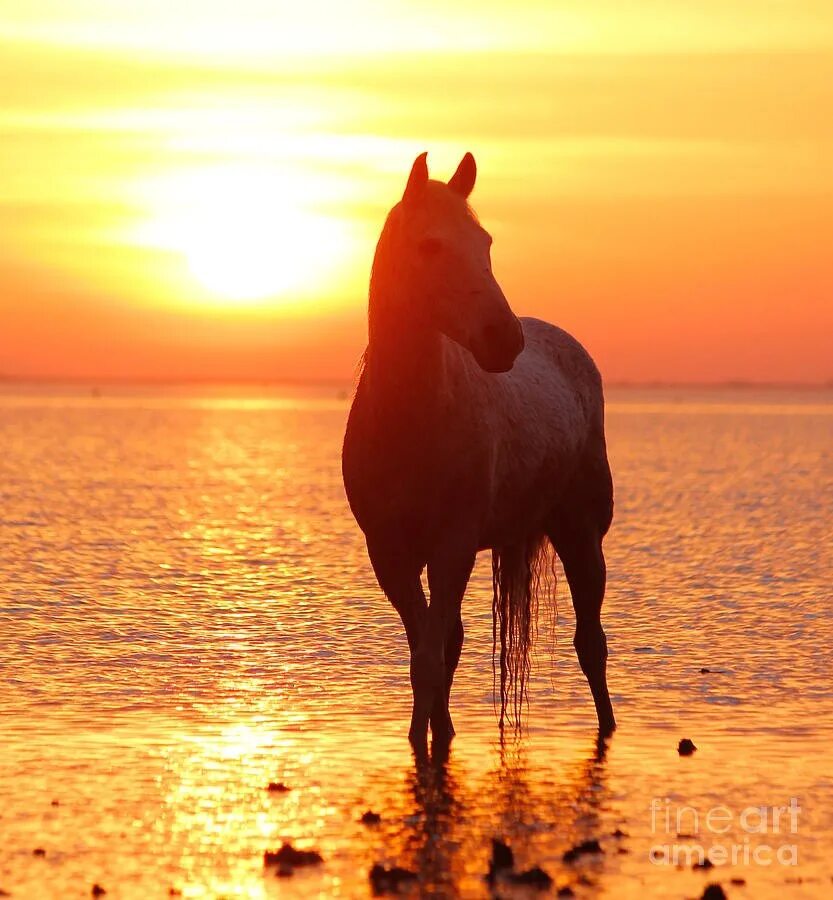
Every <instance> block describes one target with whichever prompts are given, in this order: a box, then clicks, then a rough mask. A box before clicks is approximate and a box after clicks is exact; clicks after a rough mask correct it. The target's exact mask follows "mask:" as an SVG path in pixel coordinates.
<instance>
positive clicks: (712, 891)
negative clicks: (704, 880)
mask: <svg viewBox="0 0 833 900" xmlns="http://www.w3.org/2000/svg"><path fill="white" fill-rule="evenodd" d="M700 900H726V891H724V890H723V888H722V887H721V886H720V885H719V884H708V885H706V889H705V890H704V891H703V896H702V897H701V898H700Z"/></svg>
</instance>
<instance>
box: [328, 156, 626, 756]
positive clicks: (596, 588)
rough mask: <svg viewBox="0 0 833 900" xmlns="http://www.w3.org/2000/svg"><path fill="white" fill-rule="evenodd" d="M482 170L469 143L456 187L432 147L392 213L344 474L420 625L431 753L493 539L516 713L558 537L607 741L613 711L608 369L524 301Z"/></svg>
mask: <svg viewBox="0 0 833 900" xmlns="http://www.w3.org/2000/svg"><path fill="white" fill-rule="evenodd" d="M475 175H476V168H475V162H474V159H473V157H472V156H471V154H466V156H465V157H464V158H463V160H462V162H461V163H460V165H459V167H458V169H457V171H456V172H455V174H454V176H453V177H452V178H451V180H450V181H449V182H448V184H445V183H443V182H440V181H433V180H429V178H428V167H427V163H426V155H425V154H422V155H421V156H419V157H418V158H417V160H416V162H415V163H414V165H413V168H412V170H411V174H410V177H409V179H408V182H407V186H406V188H405V192H404V195H403V197H402V200H401V202H399V203H398V204H396V206H395V207H394V208H393V209H392V210H391V212H390V214H389V215H388V218H387V221H386V222H385V226H384V229H383V231H382V234H381V237H380V238H379V243H378V246H377V249H376V255H375V258H374V262H373V271H372V275H371V283H370V297H369V307H368V318H369V341H368V347H367V351H366V353H365V358H364V367H363V371H362V375H361V379H360V381H359V385H358V388H357V390H356V396H355V398H354V401H353V406H352V409H351V411H350V417H349V420H348V424H347V431H346V434H345V439H344V450H343V459H342V462H343V473H344V484H345V488H346V491H347V496H348V500H349V502H350V506H351V509H352V510H353V513H354V515H355V517H356V520H357V521H358V523H359V525H360V527H361V528H362V530H363V531H364V534H365V537H366V540H367V549H368V553H369V556H370V560H371V563H372V565H373V568H374V571H375V573H376V576H377V578H378V581H379V584H380V585H381V587H382V589H383V590H384V592H385V594H386V595H387V596H388V598H389V600H390V601H391V603H392V604H393V606H394V607H395V608H396V610H397V611H398V613H399V615H400V617H401V619H402V622H403V624H404V627H405V632H406V634H407V639H408V645H409V648H410V653H411V663H410V677H411V686H412V689H413V710H412V715H411V726H410V733H409V734H410V738H411V741H412V742H413V743H414V745H415V746H416V747H418V746H420V745H424V744H425V743H426V741H427V736H428V729H429V725H430V728H431V732H432V735H433V738H434V743H435V745H436V744H438V743H439V744H442V743H447V742H448V741H449V740H450V739H451V737H452V735H453V734H454V728H453V725H452V722H451V716H450V714H449V696H450V692H451V684H452V680H453V678H454V671H455V669H456V668H457V663H458V660H459V658H460V652H461V649H462V646H463V622H462V616H461V609H462V601H463V594H464V593H465V590H466V585H467V583H468V580H469V576H470V575H471V572H472V567H473V565H474V561H475V556H476V554H477V553H478V551H480V550H484V549H490V550H491V552H492V566H493V576H494V577H493V582H494V594H493V624H494V641H495V645H497V644H498V643H499V645H500V649H499V656H500V710H501V712H500V724H501V728H503V725H504V723H505V722H506V721H507V719H508V720H511V721H513V722H514V723H515V724H516V725H517V724H518V721H519V716H520V709H521V707H522V705H523V702H524V697H525V691H526V684H527V678H528V675H529V666H530V650H531V641H532V636H533V634H534V632H535V622H536V615H537V599H538V598H537V586H538V583H539V581H540V580H541V578H542V576H543V575H545V573H546V558H547V557H546V553H545V550H546V543H547V542H549V543H551V544H552V546H553V547H554V548H555V551H556V553H557V554H558V556H559V557H560V559H561V562H562V564H563V566H564V571H565V574H566V576H567V581H568V582H569V585H570V591H571V594H572V599H573V605H574V607H575V612H576V631H575V638H574V645H575V649H576V651H577V654H578V658H579V662H580V664H581V668H582V670H583V671H584V674H585V676H586V678H587V681H588V683H589V685H590V690H591V692H592V695H593V700H594V701H595V705H596V712H597V715H598V722H599V730H600V733H602V734H603V735H606V734H609V733H610V732H612V731H613V729H614V728H615V720H614V716H613V708H612V706H611V702H610V695H609V693H608V688H607V677H606V663H607V642H606V638H605V633H604V630H603V628H602V624H601V609H602V601H603V598H604V590H605V562H604V556H603V554H602V539H603V537H604V535H605V533H606V532H607V530H608V528H609V526H610V522H611V517H612V513H613V499H612V483H611V477H610V469H609V467H608V462H607V454H606V449H605V435H604V412H603V398H602V384H601V379H600V377H599V373H598V371H597V369H596V367H595V365H594V364H593V361H592V360H591V359H590V357H589V356H588V354H587V353H586V352H585V350H584V349H583V348H582V347H581V345H580V344H579V343H578V342H577V341H576V340H574V339H573V338H572V337H570V336H569V335H568V334H566V333H565V332H564V331H562V330H561V329H559V328H556V327H555V326H553V325H549V324H547V323H546V322H542V321H539V320H537V319H529V318H525V319H518V318H517V317H516V316H515V315H514V313H513V312H512V310H511V309H510V308H509V304H508V303H507V301H506V298H505V297H504V295H503V293H502V291H501V289H500V286H499V285H498V283H497V281H496V280H495V277H494V275H493V273H492V267H491V261H490V244H491V238H490V236H489V235H488V233H487V232H486V231H485V229H484V228H483V227H482V226H481V225H480V223H479V222H478V220H477V218H476V217H475V215H474V213H473V212H472V210H471V208H470V207H469V205H468V203H467V202H466V201H467V198H468V196H469V194H470V193H471V191H472V189H473V187H474V182H475ZM426 567H427V574H428V587H429V593H430V598H431V602H430V604H429V603H428V602H427V600H426V597H425V593H424V591H423V587H422V581H421V575H422V571H423V569H425V568H426Z"/></svg>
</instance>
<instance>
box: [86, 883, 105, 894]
mask: <svg viewBox="0 0 833 900" xmlns="http://www.w3.org/2000/svg"><path fill="white" fill-rule="evenodd" d="M90 893H91V894H92V895H93V897H103V896H104V895H105V894H106V893H107V891H105V890H104V888H103V887H102V886H101V885H100V884H94V885H93V886H92V888H91V889H90Z"/></svg>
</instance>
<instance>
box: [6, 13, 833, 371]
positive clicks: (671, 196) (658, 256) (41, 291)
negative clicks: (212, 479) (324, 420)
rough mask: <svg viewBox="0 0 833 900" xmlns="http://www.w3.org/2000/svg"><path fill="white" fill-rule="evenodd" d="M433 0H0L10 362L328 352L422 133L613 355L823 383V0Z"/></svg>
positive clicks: (341, 364) (193, 364) (608, 363)
mask: <svg viewBox="0 0 833 900" xmlns="http://www.w3.org/2000/svg"><path fill="white" fill-rule="evenodd" d="M450 6H451V8H449V5H448V4H445V3H440V2H434V0H422V2H419V3H416V2H413V3H412V2H399V3H394V2H385V3H383V2H370V0H362V2H359V3H349V4H348V3H330V2H327V3H325V2H321V0H308V2H305V3H303V4H298V3H291V4H290V3H282V2H277V3H276V2H274V0H272V2H268V3H267V2H260V0H237V2H234V3H231V2H226V3H210V2H201V3H197V2H191V0H188V2H171V0H168V2H164V3H163V2H156V0H153V2H150V0H143V2H141V3H114V2H112V0H108V2H103V0H96V2H90V0H88V2H73V3H68V2H65V0H64V2H54V0H47V2H39V3H38V4H32V3H16V2H9V0H6V2H5V3H3V4H2V5H0V138H1V139H0V373H3V372H5V373H7V374H15V375H35V376H49V375H62V376H66V375H69V376H93V377H105V376H119V377H128V376H137V377H159V378H164V377H215V378H226V377H255V378H275V377H297V378H340V377H349V376H350V374H351V373H352V370H353V366H354V364H355V360H356V358H357V357H358V354H359V353H360V352H361V349H362V346H363V340H364V327H365V326H364V315H365V300H366V285H367V277H368V271H369V264H370V259H371V255H372V250H373V245H374V243H375V239H376V236H377V235H378V231H379V229H380V227H381V223H382V221H383V218H384V215H385V212H386V211H387V209H388V208H389V206H390V205H392V203H393V202H395V201H396V199H397V198H398V196H399V194H400V193H401V189H402V185H403V184H404V179H405V177H406V175H407V171H408V169H409V167H410V164H411V162H412V160H413V158H414V156H415V155H416V154H417V153H419V152H421V151H422V150H428V151H429V154H430V156H429V161H430V164H431V167H432V172H434V173H436V174H437V176H438V177H447V176H448V175H450V173H451V172H452V171H453V168H454V166H455V165H456V163H457V161H458V160H459V158H460V156H461V155H462V153H463V152H464V151H466V150H471V151H473V152H474V153H475V155H476V157H477V159H478V164H479V171H480V177H479V181H478V185H477V187H476V190H475V194H474V196H473V198H472V202H473V204H474V206H475V208H476V209H477V211H478V213H479V214H480V216H481V219H482V220H483V222H484V224H485V225H486V227H487V228H489V229H490V230H491V231H492V233H493V235H494V237H495V245H494V260H495V269H496V273H497V275H498V277H499V280H500V281H501V283H502V284H503V286H504V289H505V291H506V293H507V296H508V297H509V299H510V302H511V303H512V305H513V307H514V308H515V310H516V311H517V312H519V313H521V314H534V315H540V316H542V317H545V318H548V319H550V320H552V321H556V322H558V323H559V324H561V325H562V326H564V327H566V328H568V329H570V330H572V331H573V332H574V333H575V334H576V335H577V336H578V337H579V338H580V339H582V340H583V341H584V342H585V343H586V345H587V346H588V348H589V349H590V350H591V352H593V353H594V355H595V356H596V357H597V359H598V361H599V363H600V365H601V368H602V370H603V373H604V374H606V375H607V377H608V378H609V379H612V380H683V381H691V380H697V381H700V380H704V381H714V380H723V379H735V378H745V379H753V380H797V381H817V380H826V379H830V378H831V377H833V364H831V363H830V356H831V354H830V349H829V348H830V345H831V343H833V237H832V236H833V166H831V163H830V160H831V159H833V115H831V112H833V10H831V7H830V4H829V2H794V3H784V2H762V3H758V4H755V5H754V8H753V7H752V6H750V4H748V3H746V2H736V0H728V2H721V3H718V2H711V0H708V2H693V0H687V2H676V3H668V2H664V3H660V2H656V3H632V4H627V5H625V4H621V3H619V2H610V0H608V2H600V0H588V2H582V3H557V2H537V0H536V2H524V3H516V4H513V5H512V6H511V9H510V6H509V5H508V4H505V3H484V2H469V0H465V2H457V3H452V4H450ZM623 6H626V7H627V8H626V9H625V10H623V9H622V7H623Z"/></svg>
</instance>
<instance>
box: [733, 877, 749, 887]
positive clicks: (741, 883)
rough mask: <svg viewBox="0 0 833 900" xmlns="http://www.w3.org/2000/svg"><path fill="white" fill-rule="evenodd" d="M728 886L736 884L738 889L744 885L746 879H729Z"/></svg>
mask: <svg viewBox="0 0 833 900" xmlns="http://www.w3.org/2000/svg"><path fill="white" fill-rule="evenodd" d="M729 884H736V885H738V887H740V886H741V885H744V884H746V879H745V878H737V877H735V878H730V879H729Z"/></svg>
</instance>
